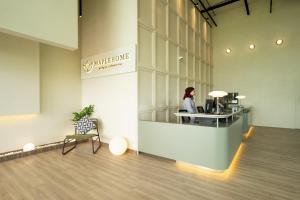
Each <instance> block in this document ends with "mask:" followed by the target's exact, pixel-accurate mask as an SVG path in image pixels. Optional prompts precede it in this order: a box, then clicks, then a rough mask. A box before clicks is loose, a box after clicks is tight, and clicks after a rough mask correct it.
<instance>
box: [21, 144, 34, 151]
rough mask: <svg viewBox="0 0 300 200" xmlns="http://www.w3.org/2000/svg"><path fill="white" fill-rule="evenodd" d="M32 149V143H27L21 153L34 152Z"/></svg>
mask: <svg viewBox="0 0 300 200" xmlns="http://www.w3.org/2000/svg"><path fill="white" fill-rule="evenodd" d="M34 149H35V146H34V144H32V143H27V144H25V145H24V146H23V151H24V152H27V151H32V150H34Z"/></svg>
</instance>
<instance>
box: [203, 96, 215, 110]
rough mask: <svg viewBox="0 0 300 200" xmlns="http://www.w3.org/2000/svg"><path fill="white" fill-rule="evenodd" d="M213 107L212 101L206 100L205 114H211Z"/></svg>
mask: <svg viewBox="0 0 300 200" xmlns="http://www.w3.org/2000/svg"><path fill="white" fill-rule="evenodd" d="M213 107H214V100H213V99H206V101H205V113H212V111H213Z"/></svg>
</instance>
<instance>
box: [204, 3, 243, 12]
mask: <svg viewBox="0 0 300 200" xmlns="http://www.w3.org/2000/svg"><path fill="white" fill-rule="evenodd" d="M237 1H239V0H229V1H222V2H220V3H217V4H215V5H212V6H210V7H208V8H206V10H207V11H210V10H214V9H217V8H221V7H223V6H226V5H229V4H232V3H234V2H237ZM204 12H206V11H205V10H201V13H204Z"/></svg>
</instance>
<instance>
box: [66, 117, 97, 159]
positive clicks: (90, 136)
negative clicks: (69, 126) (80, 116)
mask: <svg viewBox="0 0 300 200" xmlns="http://www.w3.org/2000/svg"><path fill="white" fill-rule="evenodd" d="M90 120H91V121H92V122H93V123H94V124H95V125H96V128H94V130H97V133H96V134H83V133H80V132H79V131H78V130H77V129H76V128H75V134H74V135H67V136H66V138H65V139H64V144H63V148H62V154H63V155H66V154H67V153H69V152H70V151H72V150H73V149H75V148H76V146H77V144H78V141H79V140H86V139H91V140H92V148H93V154H95V153H97V151H98V150H99V149H100V147H101V140H100V135H99V126H98V120H97V119H95V118H91V119H90ZM93 137H97V138H96V140H95V141H97V140H98V141H99V145H98V147H97V148H95V141H94V140H93ZM74 140H75V144H74V145H73V146H72V147H71V148H70V149H68V150H66V151H65V148H66V145H68V144H69V143H71V142H72V141H74Z"/></svg>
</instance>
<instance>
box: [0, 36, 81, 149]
mask: <svg viewBox="0 0 300 200" xmlns="http://www.w3.org/2000/svg"><path fill="white" fill-rule="evenodd" d="M14 39H15V40H16V41H19V42H20V44H23V43H27V42H31V41H25V39H19V38H14ZM9 41H10V40H8V41H6V42H9ZM13 44H14V42H12V44H11V45H10V46H13ZM6 50H7V49H6V47H5V46H2V45H0V51H1V52H6V53H9V55H10V56H12V57H14V58H15V61H16V62H17V61H18V60H19V59H22V56H21V57H19V56H17V54H15V53H11V52H10V51H6ZM22 51H23V54H24V55H26V54H27V52H32V51H35V47H33V48H30V47H28V48H26V49H22ZM39 55H40V57H39V58H37V59H38V61H36V62H39V63H40V99H41V103H40V106H41V109H40V113H39V114H30V115H5V116H3V115H2V116H0V137H1V141H0V152H6V151H10V150H15V149H20V148H22V146H23V145H24V144H26V143H28V142H33V143H34V144H35V145H41V144H47V143H51V142H57V141H61V140H63V139H64V137H65V135H66V134H69V133H73V129H74V128H73V125H72V121H71V119H72V112H74V111H77V110H79V109H80V108H81V93H80V88H81V82H80V53H79V51H68V50H64V49H61V48H57V47H51V46H48V45H43V44H40V50H39ZM0 73H1V74H2V73H6V70H5V69H2V68H1V71H0ZM20 73H23V72H22V71H20ZM19 75H20V74H19ZM13 79H14V78H13ZM0 84H1V85H3V84H6V82H4V80H3V79H0ZM20 84H23V83H22V81H20ZM1 98H3V96H2V95H1ZM12 100H16V101H22V99H16V98H14V99H12Z"/></svg>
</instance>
